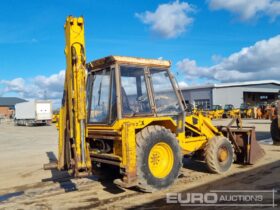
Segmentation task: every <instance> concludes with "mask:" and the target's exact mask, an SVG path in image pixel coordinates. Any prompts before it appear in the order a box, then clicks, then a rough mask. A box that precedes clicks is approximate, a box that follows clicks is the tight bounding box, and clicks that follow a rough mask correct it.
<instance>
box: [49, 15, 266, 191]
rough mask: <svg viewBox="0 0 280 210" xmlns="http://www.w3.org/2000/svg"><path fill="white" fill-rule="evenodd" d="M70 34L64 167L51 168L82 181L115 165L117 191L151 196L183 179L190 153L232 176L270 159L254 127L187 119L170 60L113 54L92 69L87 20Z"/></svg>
mask: <svg viewBox="0 0 280 210" xmlns="http://www.w3.org/2000/svg"><path fill="white" fill-rule="evenodd" d="M65 35H66V48H65V54H66V63H67V68H66V74H65V85H64V95H63V99H62V106H61V109H60V115H59V117H60V119H59V152H58V162H57V163H55V164H49V165H45V168H46V169H48V168H51V167H57V168H58V169H59V170H69V171H72V172H73V175H74V176H77V177H81V176H85V175H89V174H91V173H96V171H97V170H98V168H106V167H107V166H108V167H109V166H115V167H117V168H118V171H119V173H120V175H121V178H120V179H116V180H115V183H116V184H117V185H119V186H121V187H126V188H127V187H132V186H137V187H138V188H140V189H141V190H143V191H147V192H151V191H154V190H158V189H163V188H167V187H168V186H170V185H171V184H172V183H173V182H174V181H175V180H176V179H177V177H178V175H179V171H180V168H181V167H182V159H183V156H184V155H193V154H196V153H197V152H200V153H201V151H204V152H203V154H204V157H205V161H206V163H207V166H208V168H209V170H210V171H211V172H213V173H224V172H226V171H228V170H229V169H230V167H231V165H232V163H233V161H239V162H241V163H244V164H253V163H254V162H255V161H256V160H257V159H258V158H260V157H261V156H262V155H263V154H264V153H263V150H262V149H261V148H260V146H259V145H258V144H257V142H256V139H255V131H254V129H253V128H241V127H240V125H238V126H236V127H232V126H228V127H215V126H213V125H212V123H211V120H210V119H209V118H206V117H204V116H202V115H201V114H199V115H192V114H191V113H187V112H186V111H185V110H184V104H183V102H184V101H185V100H184V99H183V96H182V93H181V92H180V89H179V88H178V85H177V83H176V80H175V78H174V77H173V75H172V74H171V71H170V67H171V64H170V62H169V61H166V60H154V59H143V58H135V57H122V56H108V57H105V58H102V59H98V60H95V61H92V62H88V63H87V64H86V56H85V40H84V19H83V18H82V17H79V18H74V17H71V16H70V17H68V18H67V20H66V23H65ZM108 173H112V172H108Z"/></svg>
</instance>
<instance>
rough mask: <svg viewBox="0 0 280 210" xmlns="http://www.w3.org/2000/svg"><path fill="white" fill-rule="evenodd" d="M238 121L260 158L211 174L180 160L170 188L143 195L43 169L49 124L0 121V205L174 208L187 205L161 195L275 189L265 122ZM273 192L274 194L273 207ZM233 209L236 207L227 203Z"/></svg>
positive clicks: (50, 154)
mask: <svg viewBox="0 0 280 210" xmlns="http://www.w3.org/2000/svg"><path fill="white" fill-rule="evenodd" d="M227 123H228V120H224V119H222V120H217V121H214V124H216V125H218V124H219V125H221V124H223V125H226V124H227ZM243 125H244V126H246V125H249V126H255V127H256V131H257V138H258V140H260V141H261V142H262V147H263V148H264V149H265V151H266V156H265V157H264V158H263V159H261V160H260V161H258V163H257V164H255V165H254V166H241V165H236V164H234V165H233V167H232V169H231V170H230V172H228V173H226V174H224V175H216V174H210V173H208V171H207V170H206V167H205V164H204V163H203V162H196V161H191V160H185V161H184V168H183V169H182V172H181V174H182V175H181V176H180V178H179V179H178V180H177V182H176V183H175V184H174V185H173V186H172V187H171V188H169V189H167V190H162V191H158V192H155V193H152V194H149V193H148V194H147V193H142V192H139V191H137V190H136V189H120V188H118V187H116V186H115V185H114V184H113V183H112V180H110V179H103V178H100V177H95V176H92V177H88V178H83V179H72V178H71V177H69V176H67V174H65V173H63V172H57V171H44V170H43V164H44V163H48V162H49V161H50V160H53V159H55V158H56V154H57V135H58V133H57V130H56V128H55V126H53V125H52V126H43V127H15V126H14V125H13V124H12V123H2V124H0V145H1V147H0V175H1V176H0V209H123V208H127V209H129V208H145V209H151V208H153V209H157V208H161V209H178V208H189V207H182V206H180V205H178V204H177V205H175V204H166V193H170V192H172V193H174V192H208V191H209V190H211V189H224V190H229V189H236V190H243V189H248V190H264V189H265V190H272V189H273V188H274V189H276V190H278V189H279V188H280V182H279V174H280V155H279V154H280V147H277V146H273V145H271V139H270V134H269V126H270V121H268V120H244V122H243ZM279 196H280V195H279V192H276V194H275V202H276V204H277V203H278V205H279V204H280V203H279V202H280V200H279ZM195 208H197V209H209V208H210V207H195ZM237 208H238V209H242V207H230V209H237ZM270 208H271V207H268V209H270ZM219 209H222V208H219ZM251 209H256V207H254V208H253V207H252V208H251Z"/></svg>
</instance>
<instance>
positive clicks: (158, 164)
mask: <svg viewBox="0 0 280 210" xmlns="http://www.w3.org/2000/svg"><path fill="white" fill-rule="evenodd" d="M148 163H149V169H150V171H151V173H152V174H153V176H155V177H156V178H164V177H166V176H167V175H168V174H169V173H170V172H171V170H172V167H173V163H174V155H173V152H172V149H171V147H170V146H169V145H168V144H166V143H164V142H160V143H157V144H155V145H154V146H153V147H152V149H151V150H150V154H149V159H148Z"/></svg>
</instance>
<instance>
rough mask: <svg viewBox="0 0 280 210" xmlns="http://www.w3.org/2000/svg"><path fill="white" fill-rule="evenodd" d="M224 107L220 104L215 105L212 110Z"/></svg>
mask: <svg viewBox="0 0 280 210" xmlns="http://www.w3.org/2000/svg"><path fill="white" fill-rule="evenodd" d="M221 109H222V107H221V106H220V105H213V106H212V110H221Z"/></svg>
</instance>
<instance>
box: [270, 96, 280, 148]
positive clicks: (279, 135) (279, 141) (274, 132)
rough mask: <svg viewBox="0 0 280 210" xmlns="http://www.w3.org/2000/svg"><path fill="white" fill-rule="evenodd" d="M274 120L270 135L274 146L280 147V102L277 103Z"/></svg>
mask: <svg viewBox="0 0 280 210" xmlns="http://www.w3.org/2000/svg"><path fill="white" fill-rule="evenodd" d="M275 107H276V109H275V110H274V115H275V117H274V119H272V122H271V126H270V133H271V137H272V140H273V144H274V145H280V101H277V102H276V103H275Z"/></svg>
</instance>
